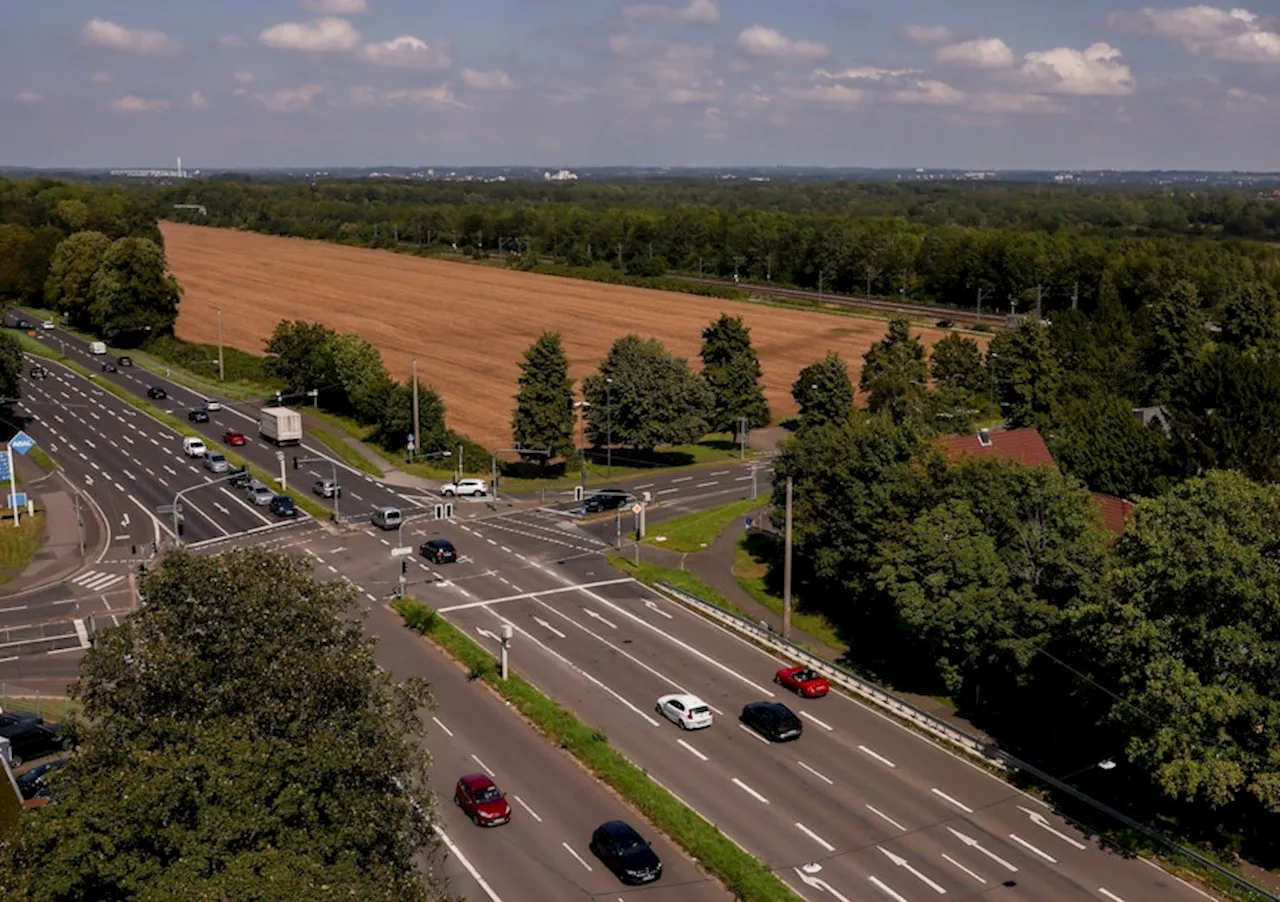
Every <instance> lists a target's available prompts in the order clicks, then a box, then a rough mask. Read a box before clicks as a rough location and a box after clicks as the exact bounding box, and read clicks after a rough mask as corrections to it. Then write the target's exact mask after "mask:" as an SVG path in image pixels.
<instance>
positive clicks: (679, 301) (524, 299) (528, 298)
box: [161, 223, 944, 447]
mask: <svg viewBox="0 0 1280 902" xmlns="http://www.w3.org/2000/svg"><path fill="white" fill-rule="evenodd" d="M161 228H162V231H163V232H164V238H165V247H166V251H167V254H168V259H169V266H170V268H171V269H172V271H173V274H174V275H175V276H177V278H178V281H180V282H181V283H182V286H183V289H184V295H183V299H182V305H181V314H180V316H179V318H178V325H177V335H178V337H179V338H183V339H186V340H188V341H195V342H209V343H212V342H216V341H217V320H216V314H215V312H214V310H215V308H218V307H220V308H221V309H222V314H223V315H222V328H223V339H224V341H225V342H226V343H227V344H228V345H232V346H234V347H237V348H240V349H242V350H245V351H248V352H250V353H253V354H261V353H262V352H263V344H264V342H265V340H266V339H267V338H268V337H269V336H270V334H271V331H272V329H274V328H275V325H276V323H278V322H279V321H280V320H282V319H305V320H313V321H319V322H322V323H324V324H325V325H327V326H329V327H331V328H333V329H336V330H338V331H339V332H355V333H357V334H359V335H361V336H362V337H364V338H365V339H367V340H368V341H370V342H372V343H373V344H374V345H375V346H377V347H378V348H379V349H380V350H381V351H382V355H383V358H384V359H385V360H386V362H387V367H388V368H389V369H390V370H391V374H392V376H393V377H394V378H396V379H405V378H407V377H408V375H409V368H410V361H411V360H412V359H413V358H414V357H416V358H417V359H418V375H419V378H420V379H422V381H423V382H424V383H430V384H432V385H434V386H435V387H436V389H437V391H439V392H440V395H441V397H442V398H443V399H444V402H445V405H446V406H447V407H448V412H449V425H450V426H451V427H452V428H454V429H457V430H458V431H459V432H462V433H464V434H466V435H468V436H470V437H471V438H473V439H475V440H476V441H478V442H480V443H482V444H484V445H487V446H490V447H500V446H502V445H505V444H507V443H508V442H510V440H511V436H510V425H509V424H510V418H511V410H512V407H513V405H514V397H515V392H516V380H517V378H518V377H519V372H520V367H519V364H520V360H521V357H522V354H523V352H524V350H525V348H527V347H528V346H529V344H530V343H531V342H533V340H534V339H535V338H537V336H538V334H539V333H540V332H541V331H542V330H544V329H547V330H551V331H554V332H559V333H561V334H562V336H563V338H564V346H565V351H566V352H567V353H568V355H569V361H570V365H571V373H572V375H573V377H574V378H575V379H581V378H582V377H583V376H585V375H587V374H589V373H590V372H591V371H592V370H593V369H594V368H595V367H596V366H597V365H598V364H599V362H600V360H601V359H602V358H603V357H604V355H605V353H607V351H608V349H609V345H610V344H611V343H612V342H613V340H614V339H615V338H618V337H620V336H622V335H625V334H627V333H630V332H635V333H637V334H639V335H641V336H644V337H650V336H652V337H655V338H659V339H661V340H662V341H663V342H664V343H665V344H666V346H667V347H668V348H669V349H670V350H672V351H673V352H675V353H676V354H679V355H680V356H682V357H687V358H688V359H689V360H690V361H691V362H693V363H694V364H695V365H696V364H697V362H698V350H699V347H700V346H701V342H702V337H701V333H702V329H703V328H704V327H705V326H706V325H707V324H708V323H709V322H711V321H712V320H714V319H715V318H716V317H717V316H719V314H720V313H721V312H728V313H731V314H735V315H741V316H742V317H743V319H744V320H745V321H746V323H747V325H748V326H750V328H751V338H752V341H753V343H754V344H755V347H756V350H757V352H758V353H759V355H760V363H761V366H762V368H763V370H764V387H765V393H766V395H767V396H768V398H769V404H770V405H771V406H772V408H773V412H774V416H775V417H779V418H782V417H787V416H790V415H792V414H794V413H795V403H794V402H793V401H792V399H791V384H792V382H794V381H795V378H796V376H797V374H798V373H799V372H800V370H801V369H802V368H804V367H805V366H807V365H808V364H810V363H812V362H813V361H815V360H818V359H819V358H821V357H823V356H824V355H825V354H826V353H827V351H828V350H833V351H837V352H838V353H839V354H840V355H841V356H842V357H844V358H845V359H846V360H847V361H849V364H850V369H851V370H852V371H853V376H854V381H855V384H856V381H857V367H858V366H859V365H860V363H861V360H862V355H863V354H864V353H865V352H866V350H867V348H868V347H869V346H870V345H871V344H872V343H873V342H875V341H878V340H879V339H880V338H881V337H882V336H883V334H884V331H885V323H884V322H883V321H880V320H872V319H861V318H857V317H852V316H847V315H836V314H834V313H823V312H820V311H805V310H788V309H785V308H776V307H767V306H763V305H758V304H748V303H742V302H735V301H725V300H719V299H716V298H704V297H698V296H695V295H686V294H677V293H672V292H665V291H653V290H649V289H644V288H631V287H627V286H620V285H604V284H600V283H596V282H587V281H580V280H577V279H566V278H559V277H556V276H544V275H539V274H535V273H522V272H514V271H510V270H505V269H498V268H490V267H485V266H475V265H471V264H467V263H453V262H447V261H440V260H426V259H422V258H417V257H410V256H406V255H402V254H396V253H392V252H390V251H377V250H369V249H366V248H355V247H345V246H341V245H334V244H328V243H325V242H319V241H306V240H302V239H298V238H277V237H274V236H270V235H258V234H253V233H249V232H235V231H230V230H227V229H214V228H206V227H202V226H192V225H179V224H176V223H163V224H162V226H161ZM921 334H922V337H923V339H924V341H925V342H926V343H927V344H930V345H931V344H932V343H933V342H934V341H937V340H938V339H939V338H941V337H942V335H943V334H944V333H943V332H941V331H939V330H936V329H932V328H926V329H922V330H921Z"/></svg>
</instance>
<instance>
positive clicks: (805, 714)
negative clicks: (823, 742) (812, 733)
mask: <svg viewBox="0 0 1280 902" xmlns="http://www.w3.org/2000/svg"><path fill="white" fill-rule="evenodd" d="M800 716H801V717H807V718H809V719H810V720H812V721H813V722H814V723H816V724H817V725H818V726H820V727H822V729H824V730H826V731H827V732H828V733H832V732H834V731H835V728H834V727H829V726H827V725H826V724H825V723H823V722H822V721H820V720H818V718H816V717H814V716H813V715H812V714H810V713H809V712H808V711H801V712H800Z"/></svg>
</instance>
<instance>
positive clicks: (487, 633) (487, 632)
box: [476, 626, 498, 641]
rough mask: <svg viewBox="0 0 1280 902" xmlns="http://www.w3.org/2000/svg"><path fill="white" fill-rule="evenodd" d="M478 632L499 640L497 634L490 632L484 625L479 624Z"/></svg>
mask: <svg viewBox="0 0 1280 902" xmlns="http://www.w3.org/2000/svg"><path fill="white" fill-rule="evenodd" d="M476 632H477V633H479V634H480V635H482V636H485V637H487V638H489V639H493V640H495V641H496V640H497V638H498V637H497V636H495V635H494V634H493V633H491V632H489V631H488V630H487V629H485V628H484V627H480V626H477V627H476Z"/></svg>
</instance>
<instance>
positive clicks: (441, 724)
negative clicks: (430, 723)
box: [369, 595, 453, 739]
mask: <svg viewBox="0 0 1280 902" xmlns="http://www.w3.org/2000/svg"><path fill="white" fill-rule="evenodd" d="M369 597H370V598H372V597H373V596H372V595H370V596H369ZM431 719H432V720H434V721H435V722H436V726H437V727H439V728H440V729H442V730H444V733H445V735H446V736H448V737H449V738H450V739H452V738H453V730H450V729H449V728H448V727H446V726H445V725H444V724H443V723H441V722H440V718H438V717H436V716H435V715H434V714H432V715H431Z"/></svg>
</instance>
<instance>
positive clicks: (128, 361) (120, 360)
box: [116, 357, 133, 366]
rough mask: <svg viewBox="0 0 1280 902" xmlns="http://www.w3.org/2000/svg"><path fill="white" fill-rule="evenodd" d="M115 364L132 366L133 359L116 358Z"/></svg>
mask: <svg viewBox="0 0 1280 902" xmlns="http://www.w3.org/2000/svg"><path fill="white" fill-rule="evenodd" d="M116 363H118V364H120V366H133V358H132V357H117V358H116Z"/></svg>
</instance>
